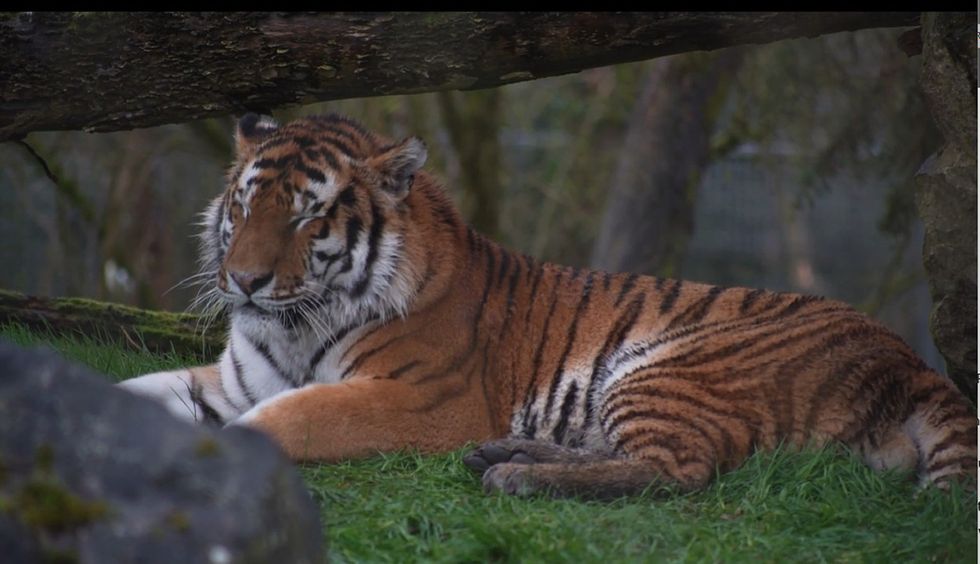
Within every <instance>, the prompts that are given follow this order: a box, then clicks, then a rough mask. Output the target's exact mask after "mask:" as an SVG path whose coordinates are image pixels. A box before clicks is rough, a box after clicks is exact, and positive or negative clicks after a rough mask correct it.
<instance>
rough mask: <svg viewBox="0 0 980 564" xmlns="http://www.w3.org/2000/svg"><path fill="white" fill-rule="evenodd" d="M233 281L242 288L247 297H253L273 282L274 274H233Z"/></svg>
mask: <svg viewBox="0 0 980 564" xmlns="http://www.w3.org/2000/svg"><path fill="white" fill-rule="evenodd" d="M230 275H231V279H232V280H234V281H235V284H237V285H238V287H239V288H241V290H242V292H244V293H245V295H246V296H251V295H252V294H254V293H255V292H257V291H258V290H259V289H261V288H262V287H263V286H265V285H266V284H268V283H269V282H270V281H271V280H272V273H271V272H266V273H263V274H256V273H254V272H234V271H233V272H231V273H230Z"/></svg>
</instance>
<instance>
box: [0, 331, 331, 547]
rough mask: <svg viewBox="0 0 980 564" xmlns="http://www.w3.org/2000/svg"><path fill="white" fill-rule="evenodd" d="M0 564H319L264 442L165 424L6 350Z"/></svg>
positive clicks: (100, 387) (81, 375)
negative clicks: (47, 563) (54, 562)
mask: <svg viewBox="0 0 980 564" xmlns="http://www.w3.org/2000/svg"><path fill="white" fill-rule="evenodd" d="M0 509H3V510H0V550H2V554H3V560H4V562H20V561H23V562H33V561H37V560H38V556H39V555H40V557H41V559H43V560H50V559H57V558H61V559H69V560H71V561H77V562H81V563H88V562H91V563H103V562H114V563H115V562H120V563H121V562H140V563H141V564H142V563H152V562H161V563H162V562H167V563H171V562H181V563H194V562H202V563H215V564H217V563H223V562H228V563H232V562H257V563H259V562H262V563H264V562H321V561H322V560H323V546H324V545H323V542H322V539H321V527H320V520H319V509H318V507H317V505H316V504H315V503H314V502H313V500H312V499H311V498H310V495H309V493H308V492H307V490H306V487H305V485H304V484H303V482H302V480H301V478H300V476H299V474H298V473H297V472H296V469H295V467H294V466H293V465H292V463H290V461H289V460H287V459H286V458H285V456H284V455H283V454H282V452H281V451H280V450H279V448H278V447H277V446H276V445H275V444H274V443H273V442H272V441H271V440H270V439H268V438H266V437H265V436H263V435H262V434H260V433H258V432H255V431H251V430H248V429H244V428H231V429H228V430H220V431H219V430H217V429H213V428H207V427H202V426H194V425H191V424H189V423H186V422H183V421H179V420H177V419H175V418H174V417H172V416H171V415H170V414H169V413H167V412H166V410H165V409H164V408H163V407H162V406H160V405H157V404H156V403H155V402H153V401H152V400H149V399H145V398H141V397H137V396H136V395H133V394H131V393H129V392H127V391H125V390H122V389H119V388H116V387H115V386H112V385H111V384H109V382H108V381H107V380H106V378H105V377H100V376H98V375H96V374H94V373H92V372H90V371H88V370H87V369H84V368H82V367H79V366H75V365H71V364H69V363H67V362H65V361H64V360H61V359H60V358H59V357H58V356H57V355H55V354H54V353H51V352H46V351H40V350H24V349H20V348H17V347H13V346H10V345H6V344H3V343H0Z"/></svg>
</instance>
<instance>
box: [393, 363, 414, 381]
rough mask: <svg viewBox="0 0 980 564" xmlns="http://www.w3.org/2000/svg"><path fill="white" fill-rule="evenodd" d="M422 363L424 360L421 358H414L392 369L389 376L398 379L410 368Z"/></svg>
mask: <svg viewBox="0 0 980 564" xmlns="http://www.w3.org/2000/svg"><path fill="white" fill-rule="evenodd" d="M421 363H422V361H420V360H413V361H411V362H408V363H406V364H403V365H401V366H399V367H398V368H396V369H394V370H392V371H391V373H390V374H388V378H390V379H392V380H397V379H399V378H401V377H402V376H404V375H405V373H406V372H408V371H409V370H411V369H413V368H415V367H416V366H418V365H419V364H421Z"/></svg>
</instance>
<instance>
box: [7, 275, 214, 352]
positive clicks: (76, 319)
mask: <svg viewBox="0 0 980 564" xmlns="http://www.w3.org/2000/svg"><path fill="white" fill-rule="evenodd" d="M0 324H17V325H21V326H25V327H27V328H29V329H31V330H35V331H49V332H51V333H53V334H56V335H86V336H91V337H95V338H98V339H105V340H108V341H110V342H114V343H118V344H120V345H122V346H128V347H133V348H135V349H137V350H144V349H145V350H149V351H152V352H155V353H166V352H171V351H172V352H175V353H178V354H181V355H186V356H193V357H196V358H200V359H202V360H205V359H213V358H215V357H216V356H217V354H218V353H220V352H221V350H222V349H223V348H224V338H225V333H226V330H227V329H226V324H225V321H224V320H222V319H220V318H219V319H216V320H214V321H213V322H212V323H211V324H209V325H208V324H206V323H205V321H204V320H203V319H202V318H201V316H198V315H193V314H188V313H170V312H163V311H149V310H144V309H139V308H135V307H129V306H124V305H120V304H112V303H105V302H99V301H95V300H89V299H83V298H41V297H36V296H27V295H24V294H20V293H18V292H9V291H6V290H0ZM205 329H206V330H205Z"/></svg>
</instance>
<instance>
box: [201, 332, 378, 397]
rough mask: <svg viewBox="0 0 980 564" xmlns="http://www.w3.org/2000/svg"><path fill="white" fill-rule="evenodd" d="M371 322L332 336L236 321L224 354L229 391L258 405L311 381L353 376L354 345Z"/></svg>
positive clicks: (224, 382) (224, 379)
mask: <svg viewBox="0 0 980 564" xmlns="http://www.w3.org/2000/svg"><path fill="white" fill-rule="evenodd" d="M370 328H371V324H367V325H364V326H361V327H358V328H355V329H351V330H346V331H341V332H339V333H337V334H335V335H333V336H332V337H330V338H324V337H323V336H321V335H319V334H317V333H315V332H313V331H306V332H300V331H294V332H291V331H286V330H283V328H282V327H280V326H276V325H275V324H274V323H273V322H265V323H260V322H255V321H246V322H233V323H232V325H231V331H230V334H229V338H228V346H227V347H226V348H225V351H224V353H223V354H222V357H221V360H220V364H221V378H222V385H223V387H224V389H225V391H226V393H228V394H230V395H231V396H233V397H235V398H236V399H238V400H239V402H238V403H240V404H252V405H254V404H256V403H258V402H260V401H262V400H264V399H267V398H270V397H272V396H274V395H276V394H279V393H281V392H284V391H287V390H292V389H296V388H301V387H303V386H307V385H310V384H333V383H336V382H339V381H340V380H342V379H343V378H345V377H346V376H349V374H348V372H349V371H346V369H347V368H348V367H349V366H350V364H351V363H350V361H349V359H348V358H347V355H348V353H349V351H350V348H351V344H352V343H354V342H356V341H357V340H358V338H359V336H360V335H362V334H363V333H364V332H366V331H368V330H370Z"/></svg>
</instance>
